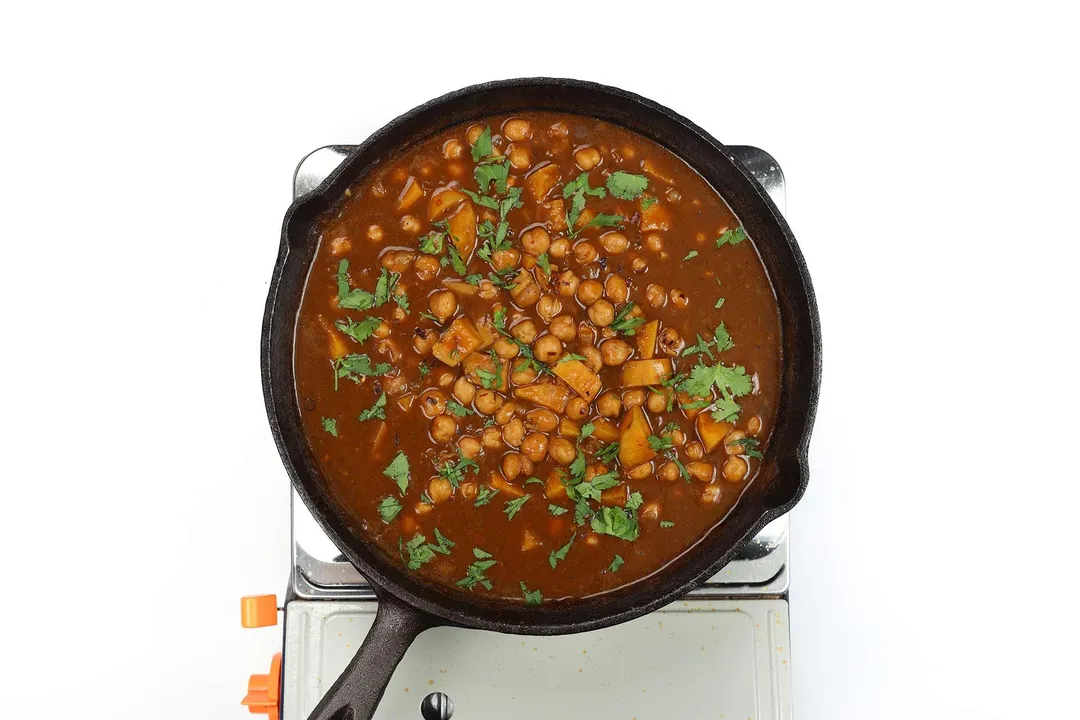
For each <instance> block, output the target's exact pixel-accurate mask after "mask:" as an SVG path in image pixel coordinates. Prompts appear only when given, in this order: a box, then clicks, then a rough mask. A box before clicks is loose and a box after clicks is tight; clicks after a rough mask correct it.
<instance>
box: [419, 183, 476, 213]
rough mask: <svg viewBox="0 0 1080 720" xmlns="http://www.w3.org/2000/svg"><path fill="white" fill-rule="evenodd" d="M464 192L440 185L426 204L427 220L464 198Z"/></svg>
mask: <svg viewBox="0 0 1080 720" xmlns="http://www.w3.org/2000/svg"><path fill="white" fill-rule="evenodd" d="M466 199H467V198H466V196H465V193H463V192H461V191H460V190H458V189H457V188H454V187H450V186H446V187H441V188H439V189H438V190H436V191H435V192H433V193H432V194H431V199H430V200H428V204H427V216H428V220H434V219H435V218H437V217H439V216H440V215H442V214H443V213H444V212H446V211H447V210H449V209H450V208H452V207H454V206H455V205H457V204H458V203H459V202H461V201H462V200H466Z"/></svg>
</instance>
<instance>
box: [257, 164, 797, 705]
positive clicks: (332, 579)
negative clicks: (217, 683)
mask: <svg viewBox="0 0 1080 720" xmlns="http://www.w3.org/2000/svg"><path fill="white" fill-rule="evenodd" d="M351 149H352V148H351V147H350V146H327V147H323V148H320V149H318V150H315V151H314V152H312V153H310V154H309V155H308V156H307V157H305V158H304V159H303V160H302V161H301V163H300V165H299V166H298V167H297V170H296V174H295V176H294V181H293V192H294V196H297V197H298V196H300V195H303V194H304V193H306V192H309V191H310V190H313V189H314V188H315V187H317V186H318V185H319V184H320V183H321V182H322V181H323V180H324V179H325V178H326V177H327V176H328V175H329V174H330V173H331V172H332V171H333V170H334V168H336V167H337V166H338V165H339V164H340V163H341V161H342V160H343V159H344V158H345V156H346V155H347V154H348V153H349V151H350V150H351ZM731 150H732V151H733V152H734V153H735V155H736V156H737V157H738V158H739V160H741V161H742V162H743V164H744V165H746V167H747V168H749V169H750V170H751V172H753V173H754V175H755V177H757V179H758V181H759V182H760V183H761V184H762V185H763V186H764V187H765V189H766V191H767V192H768V193H769V195H770V196H771V197H772V199H773V201H774V202H775V203H776V204H777V206H778V207H779V208H780V209H781V210H783V208H784V204H785V203H784V201H785V188H784V179H783V174H782V172H781V170H780V167H779V166H778V165H777V163H776V161H775V160H773V158H772V157H771V156H770V155H768V153H765V152H763V151H761V150H758V149H757V148H753V147H746V146H734V147H731ZM788 557H789V553H788V518H787V516H784V517H781V518H779V519H777V520H775V521H774V522H772V523H771V524H769V525H768V526H767V527H765V529H764V530H762V532H761V533H760V534H758V536H757V537H755V538H754V539H753V540H752V541H751V542H750V543H749V544H748V545H747V546H746V548H745V549H744V550H743V551H742V553H741V554H740V555H739V557H738V558H736V559H735V560H734V561H732V562H731V563H729V564H728V565H727V566H726V567H725V568H724V569H723V570H722V571H721V572H720V573H719V574H718V575H716V576H715V577H714V578H712V579H711V580H710V581H709V582H708V583H707V584H705V585H704V586H702V587H701V588H698V589H697V590H694V591H693V592H691V593H690V594H689V595H687V596H686V597H685V598H683V599H682V600H679V601H677V602H675V603H672V604H671V605H669V606H667V607H665V608H663V609H661V610H659V611H656V612H654V613H652V614H650V615H646V616H645V617H641V618H638V619H636V620H633V621H630V622H628V623H624V624H622V625H617V626H615V627H611V628H605V629H603V630H597V631H593V632H588V633H580V634H576V635H562V636H554V637H532V636H520V635H501V634H498V633H491V632H485V631H478V630H467V629H461V628H435V629H432V630H429V631H427V632H425V633H423V634H421V635H420V637H419V638H418V639H417V641H416V642H415V643H414V645H413V646H412V647H411V648H410V649H409V652H408V653H407V654H406V656H405V658H404V660H403V661H402V663H401V665H400V666H399V667H398V668H397V671H396V672H395V674H394V676H393V679H392V681H391V683H390V686H389V687H388V688H387V691H386V695H385V696H384V698H383V701H382V704H381V705H380V707H379V710H378V714H377V715H376V717H377V718H384V719H390V718H393V719H395V720H400V719H404V718H421V717H426V718H431V717H440V715H439V714H438V713H434V712H431V710H432V708H431V707H429V708H427V709H425V711H424V714H421V705H422V703H424V701H425V698H428V697H429V696H431V695H432V694H433V693H443V694H445V695H446V696H449V698H450V700H451V701H452V706H453V714H454V715H457V716H458V717H468V718H473V719H474V720H475V719H487V718H492V719H494V718H500V719H501V718H505V717H507V716H509V717H514V718H518V719H519V720H531V719H532V718H537V719H539V718H550V717H560V718H577V717H588V718H590V720H607V719H608V718H620V719H623V720H625V719H629V718H634V719H635V720H647V719H649V718H662V719H664V720H667V719H668V718H672V717H677V718H732V719H738V720H742V719H743V718H752V719H753V720H757V719H758V718H762V719H763V718H775V719H777V720H784V719H787V718H790V717H791V681H790V671H791V665H790V661H789V648H788V638H789V633H788ZM376 607H377V602H376V600H375V597H374V594H373V593H372V592H371V590H370V588H369V587H368V586H367V583H366V581H365V580H364V578H363V577H362V576H361V575H360V574H359V573H358V572H357V571H356V569H355V568H354V567H353V566H352V565H351V564H349V562H348V561H347V560H345V558H344V557H343V556H342V555H341V553H340V551H339V550H338V549H337V548H336V547H335V546H334V544H333V543H332V542H331V541H330V539H329V538H328V537H327V536H326V534H325V533H323V532H322V530H321V529H320V528H319V526H318V524H317V523H316V522H315V520H314V518H313V517H312V516H311V514H310V513H309V512H308V510H307V508H306V507H305V506H304V504H303V501H301V499H300V498H299V496H298V495H296V493H295V492H293V493H292V573H291V579H290V585H289V589H288V593H287V597H286V602H285V605H284V615H285V637H284V647H283V658H284V659H283V662H282V670H281V676H280V688H279V693H280V699H279V702H280V706H279V708H278V710H279V713H280V718H281V720H305V719H306V718H307V716H308V714H309V713H310V712H311V710H312V709H314V707H315V705H316V704H317V703H318V701H319V699H320V698H321V697H322V695H323V693H324V692H325V691H326V690H327V689H328V688H329V687H330V686H331V685H332V684H333V683H334V681H335V680H336V679H337V677H338V675H340V673H341V671H342V670H343V669H344V668H345V666H346V665H347V664H348V662H349V660H351V659H352V656H353V655H354V654H355V652H356V650H357V648H359V646H360V644H361V643H362V642H363V640H364V636H365V635H366V634H367V631H368V628H369V627H370V626H371V623H372V620H373V619H374V616H375V609H376ZM253 677H254V676H253ZM258 677H266V676H258ZM271 684H273V683H271ZM428 704H430V701H429V703H428ZM253 711H254V710H253ZM442 717H444V718H445V717H448V715H447V714H446V713H445V711H444V713H443V715H442Z"/></svg>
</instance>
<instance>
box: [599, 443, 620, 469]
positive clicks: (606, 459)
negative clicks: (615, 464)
mask: <svg viewBox="0 0 1080 720" xmlns="http://www.w3.org/2000/svg"><path fill="white" fill-rule="evenodd" d="M618 456H619V443H617V442H613V443H611V444H610V445H605V446H604V447H602V448H600V449H599V450H597V451H596V459H597V460H599V461H600V462H602V463H604V464H605V465H610V464H611V463H612V461H614V460H615V458H617V457H618Z"/></svg>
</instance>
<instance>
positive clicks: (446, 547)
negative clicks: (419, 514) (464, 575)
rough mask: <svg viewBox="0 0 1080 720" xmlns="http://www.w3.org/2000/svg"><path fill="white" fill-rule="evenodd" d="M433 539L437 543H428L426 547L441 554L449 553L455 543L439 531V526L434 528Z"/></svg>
mask: <svg viewBox="0 0 1080 720" xmlns="http://www.w3.org/2000/svg"><path fill="white" fill-rule="evenodd" d="M435 541H436V543H438V544H436V545H433V544H431V543H428V547H429V548H431V549H432V550H434V551H435V552H437V553H439V554H441V555H449V554H450V548H452V547H454V545H455V544H456V543H454V542H453V541H452V540H450V539H449V538H447V537H446V536H445V535H443V534H442V533H441V532H439V528H435Z"/></svg>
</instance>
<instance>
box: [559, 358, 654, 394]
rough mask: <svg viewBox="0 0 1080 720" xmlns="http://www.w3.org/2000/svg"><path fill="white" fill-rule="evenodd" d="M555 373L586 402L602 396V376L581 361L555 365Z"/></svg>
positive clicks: (569, 361) (568, 361)
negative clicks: (599, 395)
mask: <svg viewBox="0 0 1080 720" xmlns="http://www.w3.org/2000/svg"><path fill="white" fill-rule="evenodd" d="M669 366H670V363H669ZM554 372H555V374H556V375H557V376H558V377H559V379H561V380H562V381H563V382H565V383H566V384H567V385H569V386H570V388H571V389H572V390H573V391H574V392H576V393H577V394H578V395H580V396H581V397H583V398H585V401H586V402H592V401H593V400H594V399H595V398H596V396H597V395H598V394H600V388H601V387H602V383H601V382H600V376H599V375H597V374H596V373H594V372H593V371H592V370H590V369H589V366H588V365H586V364H585V363H583V362H581V361H580V360H567V361H565V362H559V363H555V368H554Z"/></svg>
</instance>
